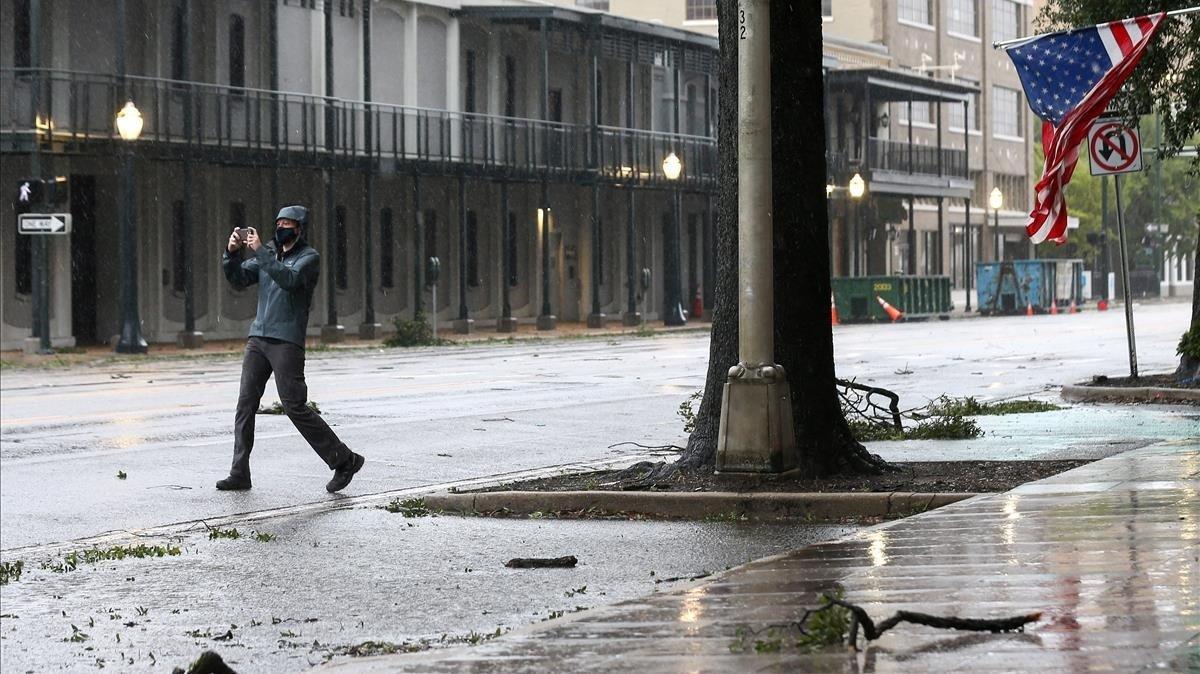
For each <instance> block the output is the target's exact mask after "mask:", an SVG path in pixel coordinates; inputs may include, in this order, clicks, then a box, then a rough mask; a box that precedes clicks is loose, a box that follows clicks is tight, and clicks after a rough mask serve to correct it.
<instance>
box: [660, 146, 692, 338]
mask: <svg viewBox="0 0 1200 674" xmlns="http://www.w3.org/2000/svg"><path fill="white" fill-rule="evenodd" d="M662 170H663V175H664V176H666V178H667V180H668V181H669V182H670V183H671V185H672V188H671V240H670V241H668V242H667V243H668V245H669V248H668V250H667V257H668V259H667V265H666V267H667V269H666V272H667V301H666V309H667V312H666V315H665V316H663V323H664V324H666V325H686V324H687V317H686V316H684V314H683V302H682V295H683V293H682V290H681V289H680V287H679V269H680V264H679V212H680V211H681V210H682V205H681V203H680V201H681V198H680V194H679V187H678V184H677V181H678V180H679V177H680V176H682V175H683V162H682V161H680V160H679V157H678V156H677V155H676V154H675V153H674V152H672V153H670V154H668V155H667V156H666V158H665V159H663V163H662Z"/></svg>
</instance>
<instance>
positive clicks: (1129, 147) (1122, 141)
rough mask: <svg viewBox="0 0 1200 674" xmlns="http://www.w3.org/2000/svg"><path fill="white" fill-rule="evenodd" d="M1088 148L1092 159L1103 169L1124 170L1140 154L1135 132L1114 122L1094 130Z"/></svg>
mask: <svg viewBox="0 0 1200 674" xmlns="http://www.w3.org/2000/svg"><path fill="white" fill-rule="evenodd" d="M1088 150H1089V152H1090V153H1091V155H1092V161H1093V162H1095V163H1096V165H1097V166H1099V167H1100V168H1102V169H1104V170H1105V171H1124V170H1125V169H1127V168H1129V167H1130V166H1132V165H1133V164H1134V162H1136V161H1137V159H1138V157H1139V156H1140V155H1141V148H1140V147H1139V143H1138V137H1137V134H1136V133H1134V132H1133V131H1132V130H1130V129H1127V128H1125V127H1124V126H1122V125H1121V124H1117V123H1115V122H1113V123H1109V124H1105V125H1104V126H1101V127H1100V128H1099V129H1097V130H1096V133H1095V134H1093V135H1092V142H1091V143H1090V145H1089V148H1088Z"/></svg>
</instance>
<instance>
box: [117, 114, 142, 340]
mask: <svg viewBox="0 0 1200 674" xmlns="http://www.w3.org/2000/svg"><path fill="white" fill-rule="evenodd" d="M116 124H117V133H119V134H120V135H121V139H122V140H124V141H126V142H125V147H124V148H122V152H121V229H120V232H119V233H118V235H117V250H118V253H117V255H118V258H119V265H120V268H121V284H120V291H119V292H120V313H121V335H120V338H119V339H118V340H117V353H146V351H147V349H148V347H147V346H146V340H145V339H143V338H142V330H141V319H140V318H139V317H138V298H137V295H138V293H137V279H138V273H137V231H136V228H135V221H134V198H133V189H134V188H133V143H134V141H136V140H137V139H138V136H140V135H141V134H142V113H141V112H140V111H139V110H138V109H137V106H136V105H134V104H133V101H129V102H127V103H126V104H125V107H123V108H121V111H120V112H118V113H117V121H116Z"/></svg>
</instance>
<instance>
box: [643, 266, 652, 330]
mask: <svg viewBox="0 0 1200 674" xmlns="http://www.w3.org/2000/svg"><path fill="white" fill-rule="evenodd" d="M649 305H650V268H649V267H642V325H643V326H644V325H645V324H646V317H647V316H649V315H650V314H648V313H646V312H647V311H649V308H650V307H649Z"/></svg>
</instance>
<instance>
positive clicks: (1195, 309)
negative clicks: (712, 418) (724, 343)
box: [697, 236, 1200, 427]
mask: <svg viewBox="0 0 1200 674" xmlns="http://www.w3.org/2000/svg"><path fill="white" fill-rule="evenodd" d="M1192 269H1195V270H1200V236H1197V237H1196V257H1195V263H1194V264H1193V265H1192ZM1188 329H1189V330H1190V331H1191V332H1192V334H1193V335H1195V334H1200V283H1196V280H1195V275H1194V274H1193V278H1192V322H1191V324H1190V325H1189V326H1188ZM709 372H710V374H709V376H710V377H711V376H712V374H711V372H712V369H711V368H709ZM1198 379H1200V358H1192V357H1189V356H1187V355H1180V357H1179V367H1178V368H1176V369H1175V380H1176V381H1178V382H1179V383H1180V384H1186V385H1192V384H1194V383H1195V382H1196V381H1197V380H1198ZM697 427H699V425H698V424H697Z"/></svg>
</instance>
